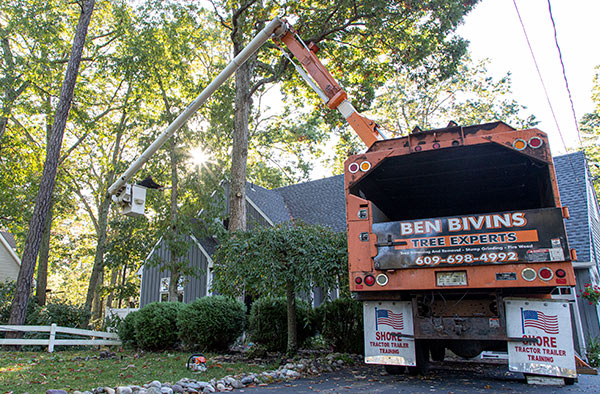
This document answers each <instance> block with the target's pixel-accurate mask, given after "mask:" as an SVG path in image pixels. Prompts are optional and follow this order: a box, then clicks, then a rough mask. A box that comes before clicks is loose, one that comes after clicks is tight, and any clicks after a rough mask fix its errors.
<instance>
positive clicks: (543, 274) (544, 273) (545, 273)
mask: <svg viewBox="0 0 600 394" xmlns="http://www.w3.org/2000/svg"><path fill="white" fill-rule="evenodd" d="M538 275H539V276H540V279H543V280H550V279H552V277H553V276H554V274H553V273H552V270H551V269H550V268H542V269H540V272H538Z"/></svg>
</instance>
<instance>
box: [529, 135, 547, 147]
mask: <svg viewBox="0 0 600 394" xmlns="http://www.w3.org/2000/svg"><path fill="white" fill-rule="evenodd" d="M543 143H544V141H542V139H541V138H539V137H531V138H530V139H529V146H531V147H532V148H533V149H537V148H539V147H540V146H542V144H543Z"/></svg>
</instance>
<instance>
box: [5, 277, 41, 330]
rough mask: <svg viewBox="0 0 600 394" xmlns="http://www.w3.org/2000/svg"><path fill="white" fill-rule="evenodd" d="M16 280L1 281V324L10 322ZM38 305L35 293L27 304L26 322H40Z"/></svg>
mask: <svg viewBox="0 0 600 394" xmlns="http://www.w3.org/2000/svg"><path fill="white" fill-rule="evenodd" d="M15 288H16V282H15V281H6V282H0V324H8V319H9V318H10V310H11V308H12V302H13V298H14V297H15ZM37 320H38V306H37V302H36V300H35V298H34V297H33V295H30V297H29V303H28V304H27V317H26V320H25V324H38V322H37Z"/></svg>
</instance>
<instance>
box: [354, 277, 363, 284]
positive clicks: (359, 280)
mask: <svg viewBox="0 0 600 394" xmlns="http://www.w3.org/2000/svg"><path fill="white" fill-rule="evenodd" d="M354 283H356V284H357V285H360V284H361V283H362V278H361V277H360V276H357V277H356V278H354Z"/></svg>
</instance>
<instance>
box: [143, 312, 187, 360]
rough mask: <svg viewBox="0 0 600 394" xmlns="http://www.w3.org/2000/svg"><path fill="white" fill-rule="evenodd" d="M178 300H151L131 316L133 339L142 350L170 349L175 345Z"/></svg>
mask: <svg viewBox="0 0 600 394" xmlns="http://www.w3.org/2000/svg"><path fill="white" fill-rule="evenodd" d="M182 307H183V304H181V303H179V302H153V303H150V304H148V305H146V306H144V307H143V308H142V309H140V310H139V311H137V315H136V316H135V318H133V321H134V327H135V328H134V330H135V341H136V343H137V345H138V346H139V347H140V348H142V349H144V350H164V349H172V348H174V347H175V346H176V345H177V313H178V312H179V310H180V309H181V308H182Z"/></svg>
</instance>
